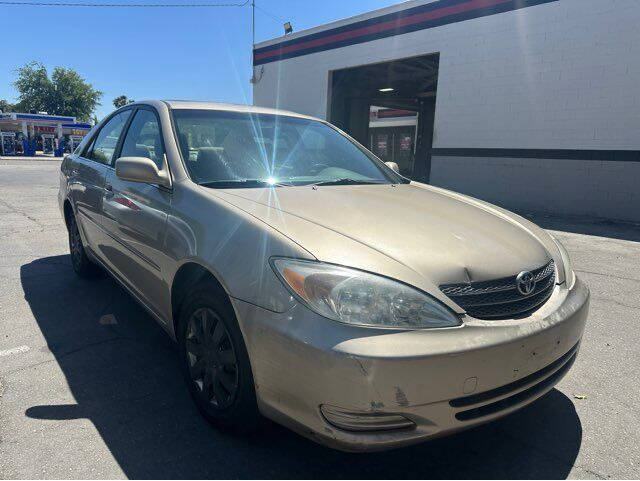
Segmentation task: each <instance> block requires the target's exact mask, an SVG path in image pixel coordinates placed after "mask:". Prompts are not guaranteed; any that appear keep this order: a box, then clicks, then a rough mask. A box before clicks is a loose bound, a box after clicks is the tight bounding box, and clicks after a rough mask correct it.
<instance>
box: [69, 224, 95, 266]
mask: <svg viewBox="0 0 640 481" xmlns="http://www.w3.org/2000/svg"><path fill="white" fill-rule="evenodd" d="M76 234H77V236H78V239H79V242H80V253H81V254H80V259H79V261H78V262H77V264H76V262H74V258H73V256H74V255H73V242H74V241H73V237H74V236H75V235H76ZM69 254H70V255H71V266H72V267H73V270H74V272H75V273H76V274H78V275H79V276H80V277H84V278H88V277H93V276H94V275H95V274H96V271H97V266H96V265H95V264H94V263H93V262H91V260H90V259H89V257H87V253H86V252H85V250H84V245H83V244H82V237H81V236H80V231H79V227H78V223H77V221H76V219H75V217H74V216H72V217H71V219H70V220H69Z"/></svg>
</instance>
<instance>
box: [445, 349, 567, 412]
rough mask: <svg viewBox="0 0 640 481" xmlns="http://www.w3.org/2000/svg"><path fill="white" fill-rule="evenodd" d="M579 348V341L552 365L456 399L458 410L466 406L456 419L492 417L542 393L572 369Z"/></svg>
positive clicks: (455, 404) (452, 404) (450, 402)
mask: <svg viewBox="0 0 640 481" xmlns="http://www.w3.org/2000/svg"><path fill="white" fill-rule="evenodd" d="M578 348H579V344H576V345H575V346H573V347H572V348H571V349H570V350H569V352H567V353H565V354H564V355H563V356H560V357H559V358H558V359H556V360H555V361H553V362H552V363H551V364H549V365H547V366H546V367H544V368H542V369H540V370H539V371H537V372H534V373H533V374H530V375H529V376H526V377H523V378H522V379H520V380H518V381H514V382H512V383H510V384H506V385H504V386H500V387H498V388H495V389H491V390H490V391H484V392H481V393H478V394H472V395H471V396H464V397H460V398H457V399H452V400H451V401H449V405H450V406H451V407H452V408H455V409H462V410H461V411H458V412H456V415H455V416H456V419H458V420H459V421H471V420H473V419H479V418H482V417H485V416H490V415H492V414H495V413H498V412H500V411H504V410H506V409H509V408H511V407H513V406H517V405H518V404H521V403H522V402H525V401H529V400H532V399H534V398H536V397H537V396H540V395H541V394H542V393H544V392H545V391H548V390H549V389H551V387H553V386H554V385H555V384H556V383H557V382H558V381H559V380H560V378H562V376H564V375H565V374H566V373H567V371H568V370H569V369H570V368H571V366H572V365H573V362H574V361H575V359H576V355H577V353H578ZM527 386H528V387H527ZM523 388H525V389H523ZM468 408H469V409H468Z"/></svg>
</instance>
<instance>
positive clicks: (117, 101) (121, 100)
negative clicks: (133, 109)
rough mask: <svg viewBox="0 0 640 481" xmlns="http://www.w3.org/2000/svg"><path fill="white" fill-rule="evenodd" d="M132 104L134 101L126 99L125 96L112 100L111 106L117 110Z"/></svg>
mask: <svg viewBox="0 0 640 481" xmlns="http://www.w3.org/2000/svg"><path fill="white" fill-rule="evenodd" d="M133 102H135V100H133V99H130V98H128V97H127V96H126V95H120V96H118V97H116V98H115V99H113V106H114V107H115V108H117V109H119V108H120V107H124V106H125V105H127V104H131V103H133Z"/></svg>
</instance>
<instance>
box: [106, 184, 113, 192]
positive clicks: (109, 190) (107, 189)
mask: <svg viewBox="0 0 640 481" xmlns="http://www.w3.org/2000/svg"><path fill="white" fill-rule="evenodd" d="M104 190H106V191H108V192H113V186H112V185H111V184H107V185H105V186H104Z"/></svg>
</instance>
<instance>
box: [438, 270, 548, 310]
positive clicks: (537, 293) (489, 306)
mask: <svg viewBox="0 0 640 481" xmlns="http://www.w3.org/2000/svg"><path fill="white" fill-rule="evenodd" d="M531 273H532V274H533V276H534V278H535V280H536V285H535V288H534V290H533V292H531V294H529V295H527V296H524V295H522V294H521V293H520V292H519V291H518V289H517V285H516V277H517V275H513V276H510V277H503V278H501V279H495V280H491V281H484V282H471V283H461V284H443V285H441V286H440V290H441V291H442V292H443V293H444V294H445V295H447V296H448V297H449V298H450V299H451V300H452V301H453V302H455V303H456V304H458V305H459V306H460V307H462V308H463V309H464V310H465V311H467V314H469V315H470V316H472V317H475V318H477V319H510V318H514V317H522V316H525V315H529V314H530V313H532V312H533V311H535V310H537V309H538V308H540V307H541V306H542V305H543V304H544V303H545V302H546V301H547V300H548V299H549V297H551V294H552V293H553V288H554V286H555V280H556V276H555V264H554V262H553V260H551V261H549V262H548V263H547V264H545V265H544V266H542V267H540V268H538V269H535V270H533V271H531Z"/></svg>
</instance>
